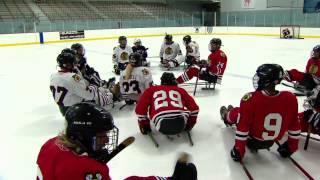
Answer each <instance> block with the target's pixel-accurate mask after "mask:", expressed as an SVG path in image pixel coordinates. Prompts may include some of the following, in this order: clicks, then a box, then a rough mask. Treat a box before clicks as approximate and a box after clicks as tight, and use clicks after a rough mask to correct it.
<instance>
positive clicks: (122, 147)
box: [104, 136, 135, 163]
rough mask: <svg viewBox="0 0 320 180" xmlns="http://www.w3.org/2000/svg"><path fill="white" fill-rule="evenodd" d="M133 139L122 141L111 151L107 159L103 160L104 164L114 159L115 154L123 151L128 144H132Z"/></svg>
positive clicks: (131, 137)
mask: <svg viewBox="0 0 320 180" xmlns="http://www.w3.org/2000/svg"><path fill="white" fill-rule="evenodd" d="M134 140H135V138H134V137H133V136H130V137H128V138H127V139H125V140H124V141H122V142H121V143H120V144H119V145H118V146H117V147H116V148H115V150H113V151H112V152H111V153H110V154H109V155H108V157H107V158H106V159H105V160H104V162H105V163H107V162H109V161H110V160H111V159H112V158H114V157H115V156H116V155H117V154H119V153H120V152H121V151H122V150H123V149H125V148H126V147H128V146H129V145H130V144H132V143H133V142H134Z"/></svg>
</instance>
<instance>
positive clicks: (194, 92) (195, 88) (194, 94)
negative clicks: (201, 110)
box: [193, 68, 201, 96]
mask: <svg viewBox="0 0 320 180" xmlns="http://www.w3.org/2000/svg"><path fill="white" fill-rule="evenodd" d="M200 72H201V68H200V70H199V72H198V76H197V80H196V85H195V86H194V91H193V96H196V92H197V86H198V80H199V75H200Z"/></svg>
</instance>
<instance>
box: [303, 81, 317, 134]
mask: <svg viewBox="0 0 320 180" xmlns="http://www.w3.org/2000/svg"><path fill="white" fill-rule="evenodd" d="M319 92H320V86H317V87H315V88H314V89H313V90H312V91H311V92H308V93H307V98H306V99H305V101H304V104H303V107H304V109H305V110H304V111H303V112H300V113H299V114H298V118H299V120H300V125H301V131H302V132H308V131H309V132H310V133H312V134H318V135H320V93H319ZM309 128H310V130H309Z"/></svg>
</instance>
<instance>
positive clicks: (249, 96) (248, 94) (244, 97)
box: [242, 93, 252, 101]
mask: <svg viewBox="0 0 320 180" xmlns="http://www.w3.org/2000/svg"><path fill="white" fill-rule="evenodd" d="M251 97H252V94H251V93H247V94H245V95H244V96H243V97H242V101H248V100H249V99H250V98H251Z"/></svg>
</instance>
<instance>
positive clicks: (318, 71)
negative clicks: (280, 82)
mask: <svg viewBox="0 0 320 180" xmlns="http://www.w3.org/2000/svg"><path fill="white" fill-rule="evenodd" d="M285 74H286V76H285V77H284V79H285V80H287V81H289V82H292V81H296V82H297V84H298V85H300V86H302V88H305V89H306V90H312V89H313V88H314V87H315V84H316V82H314V81H317V80H315V79H317V78H320V45H317V46H315V47H314V48H313V50H312V53H311V58H310V59H309V60H308V63H307V66H306V69H305V73H303V72H300V71H298V70H297V69H291V70H288V71H286V72H285ZM314 77H316V78H314ZM318 81H319V80H318Z"/></svg>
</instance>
